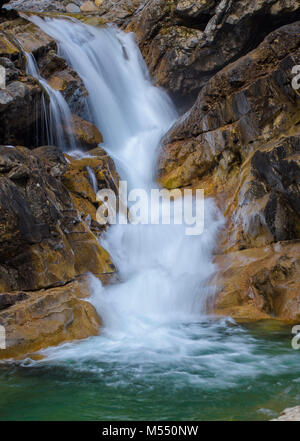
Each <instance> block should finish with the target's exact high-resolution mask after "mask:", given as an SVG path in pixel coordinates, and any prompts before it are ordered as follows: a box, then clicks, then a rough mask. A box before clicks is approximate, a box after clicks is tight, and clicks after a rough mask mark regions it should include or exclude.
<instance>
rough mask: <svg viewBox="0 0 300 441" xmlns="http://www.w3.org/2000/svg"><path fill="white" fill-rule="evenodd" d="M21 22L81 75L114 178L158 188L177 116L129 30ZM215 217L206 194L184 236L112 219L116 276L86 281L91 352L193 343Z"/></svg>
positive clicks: (209, 293) (108, 240)
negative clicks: (51, 42)
mask: <svg viewBox="0 0 300 441" xmlns="http://www.w3.org/2000/svg"><path fill="white" fill-rule="evenodd" d="M29 19H30V20H31V21H32V22H33V23H34V24H36V25H37V26H39V27H40V28H41V29H42V30H43V31H44V32H46V33H47V34H49V35H50V36H51V37H53V38H55V39H56V41H57V42H58V47H59V55H60V56H62V57H64V58H65V59H66V60H67V62H68V63H69V64H70V65H71V66H72V67H73V68H74V70H76V71H77V73H78V74H79V75H80V77H81V78H82V80H83V82H84V84H85V87H86V88H87V90H88V93H89V96H88V107H89V112H90V114H91V115H92V118H93V122H94V123H95V124H96V125H97V127H98V128H99V130H100V131H101V132H102V134H103V137H104V148H105V149H106V150H107V151H108V153H109V154H110V155H111V156H112V157H113V159H114V160H115V163H116V166H117V169H118V171H119V173H120V176H121V178H122V179H123V180H126V181H127V182H128V187H129V188H142V189H144V190H146V191H147V193H148V194H149V192H150V190H151V189H152V188H157V187H158V185H157V183H156V182H155V177H154V176H155V166H156V160H157V155H158V149H159V145H160V140H161V138H162V136H163V135H164V134H165V133H166V132H167V131H168V129H169V128H170V127H171V125H172V124H173V123H174V121H175V120H176V118H177V113H176V110H175V108H174V106H173V104H172V102H171V100H170V99H169V97H168V96H167V94H166V93H165V92H164V91H162V90H161V89H160V88H158V87H155V86H154V85H153V83H152V82H151V79H150V77H149V74H148V71H147V68H146V66H145V63H144V61H143V58H142V56H141V54H140V52H139V49H138V47H137V45H136V44H135V41H134V36H133V35H132V34H125V33H123V32H121V31H120V30H118V29H117V28H116V27H114V26H109V27H105V28H96V27H91V26H88V25H86V24H82V23H80V22H78V21H75V20H66V19H57V18H40V17H30V18H29ZM222 222H223V221H222V219H221V218H220V215H219V213H218V210H217V209H216V207H215V205H214V202H213V201H212V200H206V202H205V231H204V233H203V234H202V235H200V236H186V235H185V225H131V224H128V225H119V224H118V225H114V226H111V227H110V228H109V229H108V231H107V233H105V235H103V237H102V238H101V243H102V245H103V246H104V247H105V248H106V249H107V250H108V251H109V253H110V255H111V257H112V260H113V261H114V263H115V264H116V266H117V268H118V272H119V277H120V281H119V283H115V284H112V285H109V286H103V285H102V284H101V282H100V281H99V280H97V279H95V278H93V281H92V293H93V294H92V299H91V301H92V303H93V304H94V305H95V307H96V308H97V310H98V312H99V314H100V316H101V318H102V320H103V324H104V328H103V330H102V333H101V335H100V336H99V338H98V340H97V341H98V343H97V344H98V345H99V348H101V349H99V350H100V352H101V351H104V352H105V351H106V349H107V352H106V354H107V353H111V352H113V351H114V350H118V351H119V352H122V353H123V354H124V356H125V357H126V354H127V355H128V354H131V355H132V354H133V353H134V354H135V355H134V356H137V357H140V356H141V354H142V353H145V351H146V352H147V351H148V350H151V351H152V350H154V348H155V351H156V354H159V353H161V351H162V350H168V351H171V352H172V353H174V354H178V350H179V352H180V351H181V350H182V348H181V350H180V349H179V348H180V347H182V344H183V342H185V344H186V345H187V346H189V345H193V341H194V340H195V336H194V330H193V332H191V330H190V328H189V325H191V324H193V323H197V322H199V321H201V319H202V318H203V317H205V313H206V308H207V303H208V301H209V299H212V298H213V295H214V289H213V288H212V287H208V286H207V282H208V280H209V279H210V277H211V276H212V275H213V274H214V272H215V270H216V267H215V265H214V263H213V249H214V247H215V242H216V237H217V233H218V230H219V228H220V227H221V225H222ZM200 328H201V327H200ZM93 345H95V342H94V343H93ZM105 348H106V349H105ZM117 348H118V349H117ZM93 351H95V346H93ZM88 352H89V351H88ZM81 354H82V350H81Z"/></svg>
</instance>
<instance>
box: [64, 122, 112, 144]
mask: <svg viewBox="0 0 300 441" xmlns="http://www.w3.org/2000/svg"><path fill="white" fill-rule="evenodd" d="M64 129H65V131H66V132H67V133H69V134H70V135H72V134H73V135H74V137H75V139H76V141H77V142H78V143H79V144H80V145H81V147H82V148H84V149H85V150H91V149H93V148H96V147H97V146H98V144H100V143H102V142H103V138H102V135H101V133H100V132H99V130H98V129H97V127H96V126H95V125H94V124H92V123H90V122H88V121H85V120H83V119H82V118H80V117H79V116H77V115H73V116H72V125H70V126H68V127H65V128H64Z"/></svg>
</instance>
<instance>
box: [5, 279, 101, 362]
mask: <svg viewBox="0 0 300 441" xmlns="http://www.w3.org/2000/svg"><path fill="white" fill-rule="evenodd" d="M3 295H4V294H2V296H3ZM5 296H6V297H7V298H10V299H11V303H10V304H8V303H6V305H4V307H2V308H0V325H2V326H4V327H5V330H6V349H5V350H1V351H0V356H1V358H2V359H5V358H11V357H14V358H23V357H24V356H26V355H27V354H29V353H31V352H35V351H38V350H40V349H44V348H47V347H48V346H54V345H55V346H56V345H58V344H61V343H66V342H69V341H73V340H77V339H83V338H87V337H90V336H91V335H97V334H98V333H99V328H100V325H101V322H100V319H99V317H98V315H97V312H96V310H95V309H94V307H93V306H92V304H91V303H89V302H87V301H85V300H84V298H85V297H88V296H89V283H88V279H87V278H83V277H81V278H79V279H77V280H74V281H71V282H69V283H67V284H66V285H64V286H62V287H57V288H51V289H47V290H40V291H34V292H26V294H24V293H22V292H20V293H18V292H14V293H9V294H5ZM0 299H1V295H0ZM8 301H9V300H7V302H8ZM0 302H1V300H0Z"/></svg>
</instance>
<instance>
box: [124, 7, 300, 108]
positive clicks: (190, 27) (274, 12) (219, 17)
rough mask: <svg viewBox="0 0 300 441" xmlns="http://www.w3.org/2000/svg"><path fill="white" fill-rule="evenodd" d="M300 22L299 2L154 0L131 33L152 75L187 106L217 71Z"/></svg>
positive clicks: (130, 27)
mask: <svg viewBox="0 0 300 441" xmlns="http://www.w3.org/2000/svg"><path fill="white" fill-rule="evenodd" d="M299 19H300V6H299V2H298V1H297V0H289V1H285V2H279V1H276V0H271V1H270V0H263V1H260V2H257V1H255V0H245V1H243V2H235V1H230V0H222V1H221V0H219V1H217V0H216V1H214V0H212V1H205V2H204V1H203V2H202V1H201V2H193V1H181V0H179V1H176V2H173V1H172V2H171V1H165V0H150V1H149V2H145V4H144V6H143V7H142V8H140V9H139V10H138V11H137V12H136V13H135V14H134V15H133V17H132V19H131V20H130V22H129V25H128V27H127V30H131V31H134V32H135V33H136V37H137V41H138V43H139V46H140V48H141V50H142V53H143V55H144V58H145V60H146V62H147V65H148V66H149V67H150V70H151V73H152V75H154V77H155V78H156V80H157V81H158V83H159V84H160V85H161V86H163V87H165V88H167V89H168V90H169V91H171V93H172V95H173V97H174V98H175V99H176V100H177V103H178V104H179V105H180V106H181V107H184V106H185V104H186V103H190V102H191V101H192V100H193V99H195V98H196V96H197V94H198V92H199V90H200V89H201V88H202V87H203V86H204V85H205V84H206V82H207V81H208V80H209V79H210V78H211V77H212V76H213V75H214V74H215V73H216V72H218V71H219V70H221V69H222V68H224V67H225V66H226V65H228V64H229V63H231V62H233V61H235V60H236V59H237V58H239V57H241V56H243V55H245V54H246V53H247V52H249V50H251V49H253V48H255V47H256V46H257V45H258V44H259V43H260V42H261V41H262V40H263V39H264V38H265V37H266V36H267V35H268V34H269V33H270V32H271V31H273V30H274V29H276V28H278V27H280V26H281V25H283V24H286V23H291V22H293V21H296V20H299Z"/></svg>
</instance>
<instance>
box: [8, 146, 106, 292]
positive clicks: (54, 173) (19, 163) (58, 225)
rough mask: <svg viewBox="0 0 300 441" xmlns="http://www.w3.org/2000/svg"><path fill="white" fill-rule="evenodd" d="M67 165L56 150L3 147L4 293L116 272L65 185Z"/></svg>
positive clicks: (36, 288)
mask: <svg viewBox="0 0 300 441" xmlns="http://www.w3.org/2000/svg"><path fill="white" fill-rule="evenodd" d="M67 167H68V165H67V162H66V160H65V158H64V156H63V155H62V154H61V152H59V151H58V149H56V148H55V147H51V146H47V147H41V148H39V149H37V152H36V153H35V151H34V150H33V151H30V150H28V149H26V148H24V147H23V148H22V147H18V148H9V147H5V146H3V147H0V209H1V219H0V292H9V291H14V290H26V291H27V290H38V289H42V288H45V287H49V286H55V285H60V284H62V283H66V282H68V281H70V280H73V279H74V277H75V276H78V275H81V274H84V273H86V272H92V273H94V274H96V275H98V276H99V277H101V275H105V274H110V273H112V272H113V271H114V267H113V265H112V262H111V261H110V258H109V255H108V253H107V252H106V251H105V250H104V249H103V248H102V247H101V246H100V245H99V243H98V241H97V238H96V236H95V235H94V234H93V233H92V231H91V230H90V228H89V226H88V224H87V223H85V222H84V221H83V220H82V218H81V215H80V213H79V212H78V211H77V209H76V206H75V205H74V203H73V199H72V196H71V194H70V193H69V191H68V190H67V188H66V187H65V186H64V184H63V182H62V179H63V176H64V174H65V173H66V172H67ZM10 176H11V177H10ZM74 191H75V192H77V194H79V191H80V190H79V189H78V190H77V189H76V186H74Z"/></svg>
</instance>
